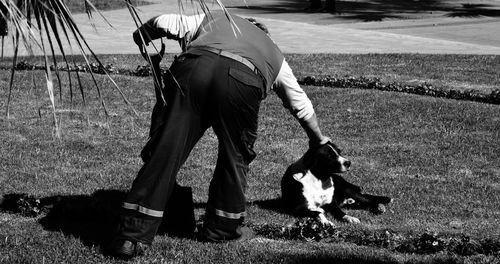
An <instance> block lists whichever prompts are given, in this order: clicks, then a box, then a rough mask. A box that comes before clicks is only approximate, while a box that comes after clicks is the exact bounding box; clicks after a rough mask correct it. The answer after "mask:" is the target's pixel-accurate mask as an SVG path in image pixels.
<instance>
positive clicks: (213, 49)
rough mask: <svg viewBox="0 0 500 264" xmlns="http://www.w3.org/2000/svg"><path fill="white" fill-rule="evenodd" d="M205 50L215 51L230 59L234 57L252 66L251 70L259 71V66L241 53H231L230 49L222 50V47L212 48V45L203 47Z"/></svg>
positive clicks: (249, 66)
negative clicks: (240, 54)
mask: <svg viewBox="0 0 500 264" xmlns="http://www.w3.org/2000/svg"><path fill="white" fill-rule="evenodd" d="M203 50H206V51H210V52H212V53H215V54H218V55H220V56H223V57H226V58H230V59H233V60H235V61H238V62H241V63H243V64H244V65H245V66H247V67H248V68H250V70H252V71H253V72H257V71H256V70H257V67H255V65H253V63H251V62H250V61H249V60H247V59H245V58H243V57H241V56H239V55H236V54H234V53H231V52H229V51H225V50H221V49H216V48H212V47H203Z"/></svg>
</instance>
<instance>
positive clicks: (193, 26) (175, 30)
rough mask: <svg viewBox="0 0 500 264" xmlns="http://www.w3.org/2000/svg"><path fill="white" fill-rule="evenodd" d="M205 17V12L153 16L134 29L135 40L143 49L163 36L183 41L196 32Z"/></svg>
mask: <svg viewBox="0 0 500 264" xmlns="http://www.w3.org/2000/svg"><path fill="white" fill-rule="evenodd" d="M204 17H205V15H204V14H199V15H193V16H184V15H179V14H165V15H160V16H156V17H153V18H151V19H149V20H148V21H147V22H146V23H144V24H143V25H142V26H141V27H139V28H138V29H137V30H135V31H134V33H133V38H134V42H135V43H136V44H137V46H139V49H141V50H142V49H143V45H146V46H147V45H148V44H149V43H150V42H151V41H152V40H155V39H159V38H163V37H166V38H168V39H173V40H177V41H183V40H185V39H186V38H190V36H191V35H192V34H194V33H195V32H196V30H197V29H198V26H199V25H200V24H201V22H202V21H203V18H204Z"/></svg>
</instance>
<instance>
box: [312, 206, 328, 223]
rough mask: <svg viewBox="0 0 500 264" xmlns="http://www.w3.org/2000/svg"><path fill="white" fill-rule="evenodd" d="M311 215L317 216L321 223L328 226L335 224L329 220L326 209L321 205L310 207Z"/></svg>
mask: <svg viewBox="0 0 500 264" xmlns="http://www.w3.org/2000/svg"><path fill="white" fill-rule="evenodd" d="M308 209H309V212H311V214H310V216H311V217H313V218H316V219H317V220H318V221H319V222H320V223H321V224H323V225H327V226H334V224H333V222H332V221H330V220H328V219H327V218H326V215H325V210H323V208H321V207H309V208H308Z"/></svg>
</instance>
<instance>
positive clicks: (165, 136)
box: [118, 50, 264, 244]
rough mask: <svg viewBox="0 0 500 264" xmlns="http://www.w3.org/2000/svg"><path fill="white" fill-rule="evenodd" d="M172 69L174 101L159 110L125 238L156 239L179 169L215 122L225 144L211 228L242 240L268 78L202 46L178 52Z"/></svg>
mask: <svg viewBox="0 0 500 264" xmlns="http://www.w3.org/2000/svg"><path fill="white" fill-rule="evenodd" d="M170 71H171V73H172V75H173V76H174V77H175V78H171V77H168V76H166V77H165V78H164V79H165V80H164V81H165V86H166V91H165V92H164V97H165V99H166V103H167V104H166V106H163V102H162V101H158V102H157V104H161V105H157V106H155V108H154V112H153V115H152V124H151V138H150V140H149V141H148V143H147V144H146V146H145V147H144V149H143V151H142V153H141V155H142V157H143V160H144V165H143V167H142V168H141V169H140V171H139V173H138V175H137V177H136V179H135V180H134V182H133V184H132V187H131V190H130V191H129V193H128V195H127V197H126V199H125V202H124V204H123V207H124V210H123V213H122V216H121V219H120V224H119V226H118V238H119V239H127V240H131V241H134V242H142V243H146V244H150V243H151V242H152V241H153V237H154V235H155V234H156V232H157V230H158V227H159V225H160V223H161V221H162V217H169V212H164V208H165V205H166V203H167V201H168V200H169V198H170V196H171V194H172V190H173V187H174V185H175V182H176V175H177V172H178V171H179V169H180V167H181V166H182V164H183V163H184V162H185V160H186V159H187V157H188V155H189V153H190V152H191V150H192V148H193V147H194V145H195V144H196V143H197V142H198V140H199V139H200V138H201V136H202V135H203V134H204V132H205V131H206V130H207V129H208V128H209V127H212V128H213V130H214V132H215V134H216V135H217V138H218V142H219V146H218V158H217V164H216V167H215V171H214V174H213V178H212V181H211V182H210V187H209V198H208V202H207V208H206V214H205V219H204V228H206V229H208V230H209V233H210V234H215V236H216V237H217V238H221V237H222V238H227V239H231V238H236V237H238V236H239V235H240V234H241V233H240V226H241V223H242V221H243V218H244V216H245V188H246V175H247V172H248V165H249V164H250V162H251V161H252V160H253V159H254V158H255V152H254V151H253V144H254V142H255V139H256V132H257V120H258V111H259V106H260V102H261V100H262V99H263V96H262V95H263V94H264V93H263V90H264V88H263V86H264V84H263V80H262V78H261V77H259V76H258V75H257V74H256V73H254V72H253V71H252V70H250V68H248V67H247V66H245V65H244V64H242V63H240V62H237V61H235V60H232V59H229V58H226V57H222V56H220V55H218V54H215V53H212V52H209V51H201V50H196V51H191V52H188V53H185V54H182V55H181V56H179V57H178V58H177V59H176V60H175V61H174V62H173V63H172V66H171V67H170ZM176 82H177V83H178V84H179V85H177V84H176ZM178 86H179V87H178ZM193 177H196V175H193Z"/></svg>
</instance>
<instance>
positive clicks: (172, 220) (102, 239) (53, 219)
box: [0, 187, 195, 251]
mask: <svg viewBox="0 0 500 264" xmlns="http://www.w3.org/2000/svg"><path fill="white" fill-rule="evenodd" d="M186 188H188V187H181V188H174V193H173V194H172V198H171V199H170V201H169V203H168V204H167V207H166V209H165V210H166V211H167V210H168V211H175V212H176V213H175V214H172V215H174V216H175V217H169V218H168V220H165V219H164V221H162V224H161V225H160V228H159V230H158V234H159V235H162V234H168V235H170V236H176V237H193V235H194V227H195V221H194V212H193V208H194V207H193V204H192V197H186V196H185V195H186V194H188V195H189V196H191V189H190V188H188V189H186ZM125 196H126V192H124V191H121V190H98V191H96V192H94V193H93V194H91V195H66V196H62V195H57V196H51V197H45V198H41V199H37V198H35V197H32V196H28V195H26V194H7V195H4V197H3V199H1V200H0V211H8V212H12V213H17V214H21V215H23V216H26V217H35V216H37V215H39V214H41V213H46V215H45V216H43V217H42V218H40V220H39V223H40V224H41V225H42V227H43V228H44V229H45V230H48V231H56V232H62V233H63V234H64V235H65V236H71V237H76V238H78V239H80V240H81V241H82V242H83V244H84V245H86V246H100V247H101V248H102V249H103V251H106V250H107V247H108V246H109V244H110V243H111V242H112V239H113V237H114V235H115V232H116V228H117V225H118V221H119V219H120V213H121V212H122V210H123V209H122V203H123V201H124V199H125ZM180 199H182V202H184V201H185V200H188V199H191V205H189V204H188V205H186V203H185V202H184V204H182V206H179V204H181V203H179V200H180ZM189 220H190V221H189Z"/></svg>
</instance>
